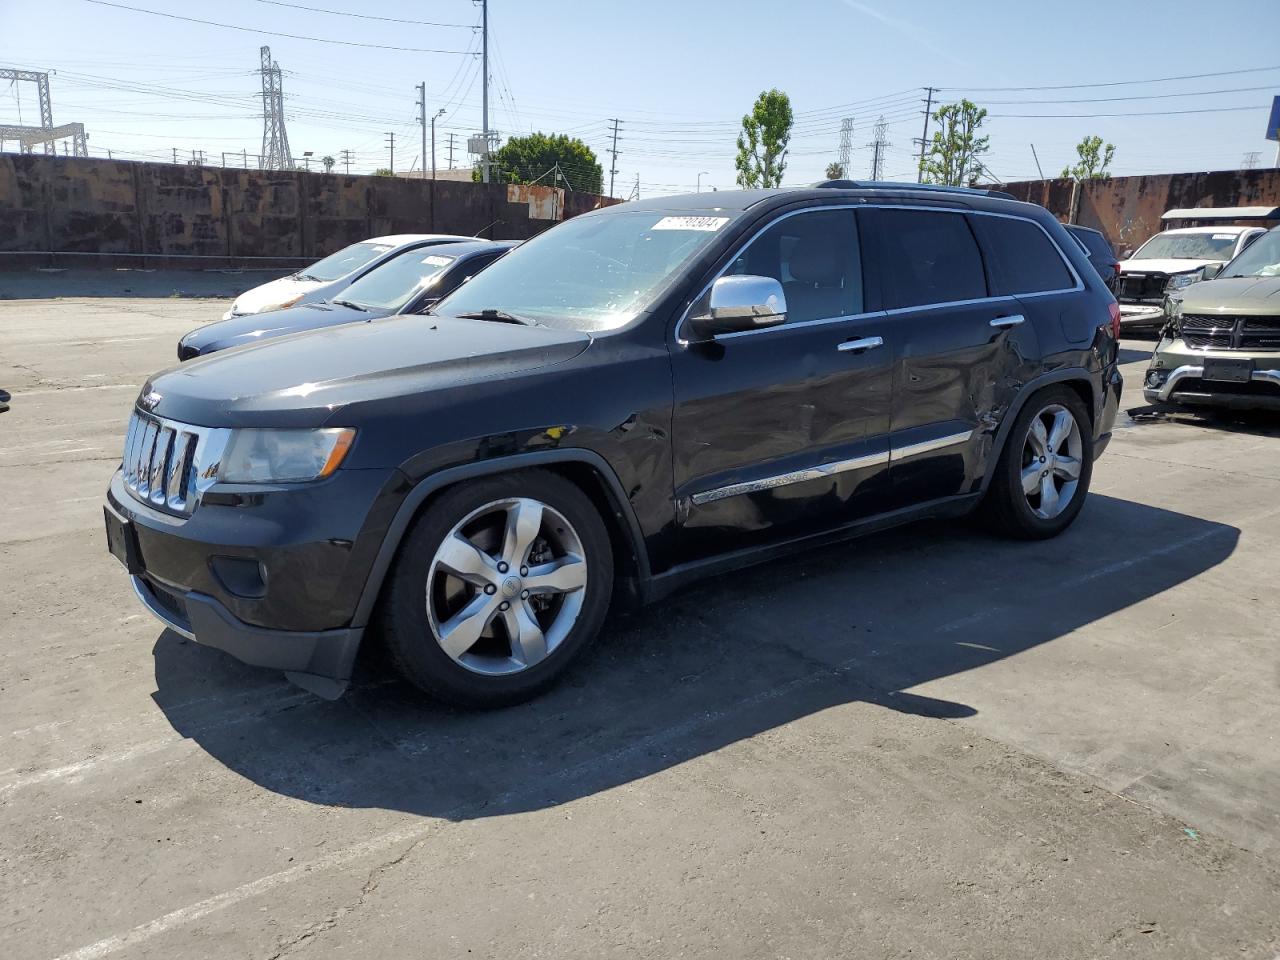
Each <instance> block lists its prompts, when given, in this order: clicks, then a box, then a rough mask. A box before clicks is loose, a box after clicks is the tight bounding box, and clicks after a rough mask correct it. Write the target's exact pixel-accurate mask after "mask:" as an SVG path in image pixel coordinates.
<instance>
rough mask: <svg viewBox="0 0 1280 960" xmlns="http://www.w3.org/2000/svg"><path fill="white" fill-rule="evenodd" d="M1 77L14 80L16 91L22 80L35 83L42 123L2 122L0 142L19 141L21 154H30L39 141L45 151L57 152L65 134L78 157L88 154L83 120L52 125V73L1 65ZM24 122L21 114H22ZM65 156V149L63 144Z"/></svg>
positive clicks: (54, 154) (56, 153) (1, 78)
mask: <svg viewBox="0 0 1280 960" xmlns="http://www.w3.org/2000/svg"><path fill="white" fill-rule="evenodd" d="M0 80H12V81H13V82H14V84H15V86H14V91H15V93H16V91H17V89H18V87H17V82H18V81H19V80H26V81H29V82H31V83H34V84H35V85H36V92H37V93H38V95H39V98H40V126H38V127H28V126H21V125H19V126H10V125H0V141H3V140H17V141H18V149H19V150H20V151H21V152H22V153H30V152H31V148H32V147H34V146H35V145H36V144H37V143H38V144H40V145H41V146H42V147H43V148H44V152H45V153H46V154H51V155H53V156H55V157H56V156H57V155H58V143H57V141H59V140H61V139H63V138H64V137H70V138H71V150H72V154H73V155H74V156H77V157H87V156H88V155H89V144H88V139H89V138H88V136H87V135H86V134H85V132H84V124H83V123H64V124H63V125H62V126H60V127H55V126H54V125H53V101H52V99H51V98H50V96H49V74H47V73H40V72H37V71H34V70H15V69H13V68H11V67H0ZM18 119H19V121H21V119H22V118H21V116H19V118H18ZM63 154H64V156H65V155H66V148H65V146H64V147H63Z"/></svg>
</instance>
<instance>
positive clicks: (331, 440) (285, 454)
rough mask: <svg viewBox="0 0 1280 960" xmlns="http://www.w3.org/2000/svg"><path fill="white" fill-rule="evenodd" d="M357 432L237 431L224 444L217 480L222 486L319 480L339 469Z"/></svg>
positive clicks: (339, 429) (339, 430)
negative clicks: (225, 447)
mask: <svg viewBox="0 0 1280 960" xmlns="http://www.w3.org/2000/svg"><path fill="white" fill-rule="evenodd" d="M355 438H356V432H355V431H354V430H352V429H351V428H349V427H333V428H327V429H323V430H236V431H235V432H234V433H233V434H232V436H231V440H230V441H229V442H228V443H227V449H226V452H225V453H224V454H223V455H222V463H221V464H220V465H219V466H218V480H219V481H221V482H223V483H299V482H302V481H304V480H319V479H320V478H321V477H327V476H329V474H331V473H333V471H335V470H337V469H338V466H339V465H340V464H341V463H342V461H343V459H344V458H345V457H346V455H347V451H348V450H350V449H351V443H352V441H354V440H355Z"/></svg>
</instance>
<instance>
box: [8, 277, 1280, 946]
mask: <svg viewBox="0 0 1280 960" xmlns="http://www.w3.org/2000/svg"><path fill="white" fill-rule="evenodd" d="M224 304H225V301H213V300H189V299H169V298H151V299H134V298H130V297H127V296H123V297H118V298H114V299H64V300H60V301H45V300H10V301H7V302H4V303H0V388H3V389H5V390H8V391H10V392H11V393H12V394H13V399H12V408H13V409H12V411H11V412H9V413H6V414H3V415H0V489H3V491H4V494H5V496H4V498H3V500H0V577H3V584H4V588H3V590H2V591H0V955H3V956H5V957H14V958H22V960H26V958H48V957H61V958H68V957H75V958H80V960H87V958H97V957H165V958H170V957H175V956H182V957H196V956H198V957H219V958H220V957H255V958H264V960H265V958H270V957H282V956H312V957H353V958H361V960H364V958H368V957H396V956H409V955H413V956H422V957H433V958H435V957H454V956H457V957H463V956H476V957H484V956H503V957H555V958H563V957H588V958H599V957H653V958H669V957H677V956H688V957H693V956H723V957H740V958H756V957H760V958H765V957H769V958H772V957H792V958H803V957H814V958H830V957H859V958H881V957H884V958H890V957H892V958H899V957H907V956H911V957H947V958H961V957H973V958H993V957H1007V958H1026V957H1036V958H1059V957H1061V958H1080V957H1130V956H1135V957H1159V958H1162V960H1165V958H1181V957H1186V958H1206V957H1233V958H1239V957H1243V958H1265V960H1271V958H1274V957H1276V956H1277V954H1280V909H1278V908H1280V800H1278V799H1277V798H1280V741H1278V740H1277V730H1278V729H1280V706H1278V705H1277V703H1278V701H1277V697H1276V689H1277V684H1278V682H1280V655H1277V652H1276V649H1275V646H1274V644H1275V629H1274V625H1275V623H1276V622H1277V620H1278V619H1280V597H1278V596H1277V593H1276V590H1275V566H1276V558H1277V553H1276V547H1275V544H1276V543H1277V538H1278V537H1280V498H1278V497H1277V492H1278V490H1280V487H1278V484H1277V480H1280V445H1278V444H1277V442H1276V436H1277V430H1276V429H1274V428H1273V427H1272V425H1271V423H1270V422H1268V421H1259V420H1246V421H1241V422H1236V421H1227V420H1216V419H1200V418H1196V417H1186V418H1178V419H1161V418H1151V417H1145V416H1141V415H1139V416H1137V417H1136V418H1134V419H1128V418H1126V419H1125V421H1124V422H1123V424H1122V425H1121V427H1120V429H1119V430H1118V432H1117V435H1116V439H1115V442H1114V443H1113V444H1112V447H1111V449H1110V451H1108V453H1107V455H1106V456H1105V457H1104V458H1103V459H1102V460H1101V461H1100V462H1099V464H1098V467H1097V470H1096V472H1095V474H1094V493H1093V495H1092V496H1091V498H1090V502H1089V504H1088V505H1087V506H1086V508H1085V510H1084V512H1083V514H1082V515H1081V517H1080V519H1079V522H1078V523H1077V524H1076V525H1075V526H1074V527H1073V528H1072V530H1070V531H1069V532H1068V533H1067V534H1065V535H1064V536H1062V537H1060V538H1059V539H1056V540H1053V541H1050V542H1045V543H1035V544H1023V543H1010V542H1007V541H1003V540H998V539H995V538H992V537H990V536H987V535H986V534H984V533H983V532H981V531H980V530H978V529H975V528H974V527H973V526H972V525H970V524H966V523H947V524H941V523H937V524H927V525H920V526H916V527H911V528H907V529H903V530H899V531H895V532H892V533H888V534H883V535H877V536H875V537H872V538H869V539H865V540H862V541H858V542H856V543H854V544H852V545H846V546H843V547H840V548H838V549H828V550H824V551H821V552H818V553H814V554H811V555H808V556H805V557H802V558H798V559H793V560H790V561H787V562H782V563H774V564H771V565H768V566H765V567H761V568H757V569H755V570H752V571H749V572H746V573H742V574H738V575H734V576H728V577H724V578H721V579H718V580H713V581H710V582H707V583H704V584H703V585H701V586H698V587H695V588H692V589H689V590H686V591H684V592H682V593H680V594H678V595H677V596H676V597H674V598H673V599H671V600H670V601H669V602H668V603H666V604H665V605H663V606H662V607H659V608H657V609H653V610H651V611H648V612H646V613H643V614H639V615H634V616H632V617H629V618H626V619H622V620H619V621H617V622H615V623H613V624H612V625H611V626H610V627H609V628H608V629H607V631H606V633H605V635H604V636H603V637H602V639H601V642H600V643H599V644H597V646H596V647H595V648H594V650H593V651H592V653H591V654H590V655H589V656H588V658H587V659H586V662H585V663H584V664H583V665H582V666H581V668H580V669H579V670H577V671H576V672H575V673H574V674H573V675H572V677H571V679H570V681H569V682H568V683H566V684H565V685H563V686H561V687H560V688H558V689H557V690H555V691H554V692H553V693H551V694H550V695H548V696H546V697H544V698H543V699H541V700H539V701H537V702H534V703H531V704H528V705H525V706H521V707H518V708H514V709H510V710H505V711H500V712H494V713H488V714H467V713H459V712H455V711H451V710H447V709H444V708H442V707H439V706H436V705H434V704H432V703H429V702H426V701H424V700H423V699H421V698H420V697H418V696H417V695H415V694H414V693H413V692H412V691H411V690H409V689H408V688H406V687H405V686H404V685H403V684H401V683H399V682H397V681H395V680H394V679H393V678H391V677H389V676H388V675H387V674H386V673H385V672H383V671H382V670H381V668H379V667H378V666H377V664H376V662H373V663H370V664H367V665H365V666H364V667H362V671H363V672H362V676H361V679H360V681H359V684H358V686H357V688H356V689H355V690H354V691H353V692H352V693H350V694H349V695H348V696H347V697H346V698H345V699H343V700H341V701H339V702H336V703H328V702H324V701H321V700H318V699H316V698H314V697H312V696H311V695H309V694H307V693H305V692H302V691H299V690H297V689H296V688H293V687H291V686H290V685H288V684H287V683H286V682H285V681H283V679H282V678H281V677H280V676H279V675H278V674H275V673H272V672H269V671H262V670H256V669H252V668H248V667H244V666H241V665H239V664H237V663H236V662H235V661H233V660H231V659H230V658H228V657H226V656H224V655H223V654H221V653H218V652H217V651H213V650H209V649H205V648H201V647H199V646H197V645H195V644H192V643H189V642H185V641H183V640H181V639H180V638H178V637H176V636H174V635H173V634H171V633H167V632H165V631H163V630H162V629H161V628H160V627H159V626H158V625H157V624H156V623H155V622H154V621H153V620H151V619H150V618H149V617H148V616H146V615H145V614H144V613H143V612H142V610H141V608H140V607H139V605H138V603H137V602H136V601H135V600H134V598H133V596H132V595H131V593H130V591H129V588H128V585H127V582H126V579H125V575H124V572H123V570H122V569H120V567H119V565H118V564H117V563H116V562H115V561H114V560H113V559H112V558H111V557H110V556H109V555H108V554H107V552H106V548H105V545H104V542H103V533H102V514H101V508H100V502H101V497H102V493H103V490H104V488H105V486H106V483H107V479H108V477H109V475H110V473H111V471H112V470H113V469H114V467H115V464H116V462H117V461H118V459H119V451H120V442H121V437H122V433H123V429H124V424H125V419H126V417H127V415H128V411H129V408H130V405H131V403H132V401H133V399H134V397H135V395H136V392H137V388H138V385H139V384H140V383H141V382H142V380H143V379H144V378H145V376H146V375H147V374H148V373H150V372H152V371H154V370H155V369H157V368H159V367H162V366H166V365H168V364H169V363H170V360H171V358H172V357H173V351H174V345H175V341H176V339H177V337H178V336H179V335H180V334H181V333H183V332H185V331H186V330H187V329H189V328H191V327H192V326H194V325H196V324H197V323H200V322H202V321H205V320H209V319H212V318H214V317H215V316H217V315H218V314H219V313H220V312H221V311H222V309H224ZM1150 346H1151V344H1150V343H1149V342H1148V343H1144V342H1140V341H1133V342H1126V344H1125V353H1124V359H1125V360H1126V367H1125V376H1126V380H1127V382H1128V384H1129V392H1128V400H1129V403H1130V404H1131V405H1137V404H1140V403H1141V400H1140V392H1139V390H1138V384H1139V382H1140V379H1141V374H1142V370H1143V368H1144V362H1145V357H1146V356H1147V354H1148V353H1149V352H1150Z"/></svg>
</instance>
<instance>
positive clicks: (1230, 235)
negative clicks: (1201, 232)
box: [1213, 233, 1236, 240]
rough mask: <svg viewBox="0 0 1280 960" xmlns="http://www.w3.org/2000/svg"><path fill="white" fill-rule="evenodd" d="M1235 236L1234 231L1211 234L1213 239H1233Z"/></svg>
mask: <svg viewBox="0 0 1280 960" xmlns="http://www.w3.org/2000/svg"><path fill="white" fill-rule="evenodd" d="M1235 238H1236V235H1235V234H1234V233H1215V234H1214V235H1213V239H1215V240H1234V239H1235Z"/></svg>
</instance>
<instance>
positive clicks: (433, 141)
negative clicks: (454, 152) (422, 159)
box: [431, 107, 444, 180]
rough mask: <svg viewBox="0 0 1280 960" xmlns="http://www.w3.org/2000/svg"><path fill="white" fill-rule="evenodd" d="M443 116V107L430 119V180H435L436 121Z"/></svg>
mask: <svg viewBox="0 0 1280 960" xmlns="http://www.w3.org/2000/svg"><path fill="white" fill-rule="evenodd" d="M443 116H444V107H441V108H440V109H439V110H437V111H436V115H435V116H434V117H432V118H431V179H432V180H434V179H435V178H436V121H437V120H439V119H440V118H441V117H443Z"/></svg>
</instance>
